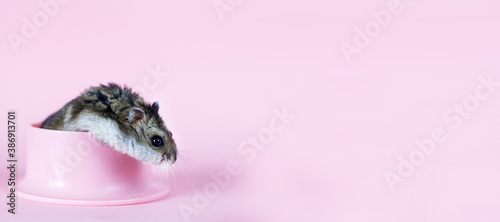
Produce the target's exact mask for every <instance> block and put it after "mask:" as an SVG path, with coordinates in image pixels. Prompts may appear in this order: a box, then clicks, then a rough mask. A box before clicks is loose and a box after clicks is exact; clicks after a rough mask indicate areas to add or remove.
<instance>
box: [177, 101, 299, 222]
mask: <svg viewBox="0 0 500 222" xmlns="http://www.w3.org/2000/svg"><path fill="white" fill-rule="evenodd" d="M273 113H274V115H273V116H272V117H271V118H270V120H269V122H268V123H267V124H266V126H264V127H262V128H261V129H260V130H259V131H257V132H256V133H255V134H254V135H250V136H248V138H247V139H246V140H244V141H241V142H240V144H239V145H238V147H237V150H238V153H239V154H240V155H242V156H244V157H245V160H246V161H245V162H246V163H252V162H253V161H255V159H256V158H257V156H258V154H259V153H261V152H263V151H264V150H266V148H267V145H268V144H270V143H271V142H273V141H274V139H275V137H276V136H278V135H279V134H282V133H283V131H285V130H286V128H288V127H289V125H290V124H291V123H292V120H293V119H295V115H294V114H292V113H290V112H288V109H287V108H286V107H283V108H281V109H273ZM243 170H244V162H242V161H237V160H235V159H232V160H228V161H227V162H226V164H225V167H224V169H222V170H219V171H217V172H215V171H209V172H208V175H209V176H210V178H211V179H212V181H211V182H208V183H206V184H205V185H204V186H203V189H202V190H199V189H196V188H194V189H193V193H194V196H193V198H192V199H191V203H182V204H180V205H179V212H180V214H181V215H182V218H183V219H184V221H186V222H189V221H191V219H192V217H193V216H196V215H199V214H200V213H201V211H202V210H203V209H205V208H206V207H208V206H209V205H210V202H211V200H213V199H215V198H216V197H217V196H219V194H220V193H221V191H222V190H223V189H225V188H227V187H228V186H229V185H230V183H231V180H232V179H233V178H234V177H237V176H238V175H240V174H241V172H242V171H243Z"/></svg>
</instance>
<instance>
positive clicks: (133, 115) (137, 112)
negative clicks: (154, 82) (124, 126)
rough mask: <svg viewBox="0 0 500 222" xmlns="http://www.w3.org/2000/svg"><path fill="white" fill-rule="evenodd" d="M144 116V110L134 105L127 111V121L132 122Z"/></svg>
mask: <svg viewBox="0 0 500 222" xmlns="http://www.w3.org/2000/svg"><path fill="white" fill-rule="evenodd" d="M145 116H146V114H145V113H144V110H142V109H139V108H137V107H134V108H132V109H130V111H128V123H131V124H134V123H136V122H137V121H139V120H141V119H143V118H144V117H145Z"/></svg>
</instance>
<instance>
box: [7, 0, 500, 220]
mask: <svg viewBox="0 0 500 222" xmlns="http://www.w3.org/2000/svg"><path fill="white" fill-rule="evenodd" d="M47 1H48V0H41V2H47ZM219 1H220V2H222V3H224V4H226V5H227V7H231V8H232V11H228V12H226V13H225V14H224V19H223V20H221V19H220V17H219V16H218V14H217V11H216V10H215V8H214V6H213V4H212V2H213V1H212V0H207V1H195V0H182V1H166V0H154V1H140V2H139V1H134V2H133V1H127V2H125V1H106V2H104V1H96V0H93V1H71V2H69V3H68V4H66V5H61V4H59V6H60V8H59V10H58V12H57V13H55V16H54V17H50V18H49V21H48V23H47V24H46V26H44V27H41V28H39V30H38V32H37V34H36V35H35V36H34V37H32V38H29V39H28V42H27V44H22V45H20V46H19V51H18V52H15V50H14V47H13V46H12V44H11V43H10V41H9V38H8V35H9V33H15V34H18V35H21V29H22V27H23V17H26V18H28V19H29V20H32V16H33V15H35V14H36V13H37V12H41V11H42V8H41V6H39V4H38V1H12V0H11V1H1V2H0V73H1V75H2V81H1V82H0V88H1V89H2V102H1V104H2V105H1V106H2V112H4V117H3V118H4V119H6V114H5V112H6V111H7V110H8V109H16V110H17V111H18V119H19V120H18V128H19V131H18V137H19V138H20V143H19V147H18V150H19V160H20V161H22V157H23V155H25V151H23V150H25V148H26V147H25V138H23V137H25V136H26V129H27V126H28V125H29V124H31V123H34V122H39V121H42V120H43V119H44V118H45V117H47V116H48V115H49V114H51V113H52V112H54V111H56V110H57V109H59V108H60V107H62V105H63V104H64V103H65V102H67V101H69V100H70V99H72V98H74V97H75V96H77V95H78V94H79V93H80V92H81V91H82V90H83V89H85V88H87V87H89V86H91V85H96V84H99V83H107V82H109V81H113V82H117V83H120V84H127V85H129V86H139V87H140V86H142V85H143V80H144V79H145V78H146V79H148V81H150V83H153V82H154V81H153V80H151V78H150V73H148V71H147V69H146V67H150V66H151V67H157V66H158V67H159V69H160V70H161V71H162V72H164V73H168V76H164V77H162V78H161V79H160V80H161V81H158V82H155V83H156V84H157V85H156V86H155V87H151V88H150V90H148V91H147V97H146V99H147V100H149V101H159V102H160V107H161V108H160V113H161V115H163V117H164V120H165V122H166V123H167V125H168V126H169V128H171V130H172V132H173V133H174V138H175V139H176V141H177V144H178V147H179V149H180V155H179V161H178V163H176V164H175V165H176V166H175V167H174V170H175V175H176V186H175V187H174V188H173V190H172V192H171V193H170V194H169V196H167V197H166V198H164V199H162V200H160V201H156V202H152V203H147V204H140V205H131V206H119V207H76V206H62V205H53V204H43V203H37V202H32V201H28V200H23V199H18V200H17V201H18V208H17V214H16V215H10V214H8V213H7V206H6V205H5V204H1V205H2V206H3V207H1V208H0V217H1V221H35V220H37V221H109V220H115V221H184V220H183V217H182V214H181V212H180V210H179V206H181V205H182V204H185V205H190V206H192V205H193V204H192V200H193V197H194V196H195V193H194V192H193V188H196V189H199V190H202V189H203V187H204V186H205V185H206V184H208V183H209V182H211V181H212V180H211V178H210V176H209V172H210V171H220V170H223V169H224V168H225V165H226V163H227V162H228V161H229V160H231V159H234V160H237V161H238V162H239V163H241V168H242V172H241V173H240V174H239V175H237V176H234V177H232V178H231V182H230V184H229V185H228V186H227V187H226V188H223V189H221V192H220V194H219V195H217V196H216V197H214V198H211V199H210V202H209V204H208V206H206V207H205V208H204V209H200V210H199V213H198V214H197V215H194V216H192V217H190V219H191V221H395V222H396V221H397V222H399V221H500V188H499V187H500V161H499V160H500V139H499V138H500V137H499V136H498V135H499V133H498V132H500V116H499V113H500V102H499V98H500V91H499V90H497V91H496V92H493V93H491V96H490V97H489V98H488V99H485V100H482V101H480V103H479V106H478V107H477V109H476V110H475V111H473V112H470V117H468V118H462V120H463V123H462V124H461V125H460V127H458V128H457V129H452V126H453V124H451V123H450V122H449V121H448V122H447V121H445V120H444V119H443V115H445V113H446V112H447V110H449V109H453V107H454V104H459V103H462V102H463V101H464V99H466V98H470V96H474V95H475V89H476V87H478V86H479V85H480V81H479V80H478V79H479V78H480V77H483V78H487V77H488V75H489V74H491V75H492V78H493V79H494V80H498V81H500V73H499V72H498V64H499V58H500V42H499V39H500V29H499V22H500V14H499V13H498V10H499V9H500V4H499V3H498V1H493V0H479V1H428V0H417V1H410V0H406V1H404V0H401V1H400V4H401V6H400V7H402V8H401V10H402V11H401V12H400V13H399V14H393V15H392V16H391V20H390V22H389V24H388V25H387V26H386V27H382V28H381V29H380V30H379V31H380V33H379V35H378V36H374V37H370V42H369V44H368V46H366V47H364V48H362V49H360V51H359V54H354V55H352V56H351V57H350V59H351V61H350V62H348V61H347V60H346V57H345V56H344V55H343V54H342V51H341V50H340V48H339V45H340V44H341V43H342V42H345V43H347V44H351V45H354V39H355V30H356V28H357V27H359V28H361V29H364V28H365V25H367V24H374V23H373V22H374V21H376V20H375V19H374V18H373V17H372V15H371V12H372V11H374V12H380V10H387V9H388V6H387V4H388V3H389V2H390V1H388V0H376V1H366V0H364V1H363V0H352V1H324V0H312V1H285V0H275V1H265V0H243V1H241V3H240V1H238V0H219ZM231 4H233V5H232V6H231ZM42 12H43V11H42ZM379 27H380V26H379ZM372 31H373V30H372ZM498 88H499V87H497V89H498ZM484 90H485V89H483V92H487V91H484ZM282 107H287V108H288V110H289V112H290V113H293V114H294V115H295V118H294V119H293V120H292V121H291V123H290V125H289V126H288V127H286V128H285V129H284V130H283V131H282V132H280V133H276V134H275V136H274V139H273V140H272V141H271V142H270V143H269V144H267V145H266V147H265V149H264V150H262V151H259V152H258V153H257V155H256V158H255V160H253V161H251V162H247V161H246V158H247V155H242V154H241V153H240V152H239V151H238V145H239V144H240V143H241V142H243V141H246V140H247V138H248V137H249V136H255V135H257V134H258V132H260V131H261V130H262V129H264V128H265V127H267V126H268V124H269V122H270V121H271V119H272V118H273V116H274V113H273V109H282ZM435 128H442V129H443V130H444V131H445V132H446V138H447V139H446V141H445V142H443V143H441V144H438V145H437V147H436V150H435V152H434V153H433V154H431V155H429V156H426V157H425V160H424V162H423V163H422V164H421V165H420V166H417V167H415V169H414V171H413V174H411V175H410V176H408V177H407V178H405V180H404V182H401V183H397V184H396V186H395V190H394V191H392V190H391V188H390V186H389V185H388V183H387V182H386V179H385V178H384V173H386V172H393V173H397V171H398V166H399V164H400V160H399V159H398V157H399V156H402V157H403V158H406V159H408V156H409V155H410V153H411V152H413V151H418V147H417V146H416V145H415V143H414V140H424V139H426V138H430V137H431V133H432V132H433V131H434V129H435ZM1 132H2V135H6V125H2V127H1ZM3 138H5V136H3ZM4 144H5V143H4ZM23 152H24V153H23ZM6 154H7V152H6V149H4V151H2V152H0V156H1V158H0V160H1V161H2V162H3V163H2V166H5V165H6V158H7V157H6ZM19 170H20V171H21V172H20V173H22V170H23V169H22V168H21V169H19ZM0 172H1V173H0V175H1V177H0V184H1V185H2V186H6V181H7V175H6V173H7V171H6V169H5V167H2V170H0ZM19 176H20V175H19ZM18 179H19V178H18ZM1 191H2V192H5V189H1ZM1 195H2V196H4V195H5V194H3V193H2V194H1ZM4 201H7V198H3V199H1V201H0V203H4Z"/></svg>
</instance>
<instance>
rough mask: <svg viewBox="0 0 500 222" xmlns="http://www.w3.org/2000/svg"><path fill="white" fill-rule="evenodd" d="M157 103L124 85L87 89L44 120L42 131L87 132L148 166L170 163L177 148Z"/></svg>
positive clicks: (174, 158)
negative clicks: (150, 101)
mask: <svg viewBox="0 0 500 222" xmlns="http://www.w3.org/2000/svg"><path fill="white" fill-rule="evenodd" d="M158 109H159V105H158V102H154V103H153V104H148V103H146V102H144V99H143V98H142V97H140V96H139V95H138V94H137V93H134V92H132V90H131V89H130V88H128V87H126V86H124V87H123V88H122V87H120V86H119V85H117V84H115V83H109V84H108V85H107V86H106V85H102V84H101V85H100V86H97V87H90V88H89V89H87V90H85V91H84V92H82V93H81V95H80V96H78V97H76V98H75V99H73V100H71V101H70V102H68V103H67V104H66V105H64V107H62V108H61V109H60V110H59V111H57V112H55V113H53V114H52V115H50V116H49V117H48V118H47V119H45V121H43V123H42V125H41V128H45V129H52V130H65V131H87V132H89V133H90V134H91V135H92V136H93V137H94V138H96V139H97V140H98V141H100V142H102V143H103V144H105V145H108V146H110V147H114V149H116V150H117V151H119V152H121V153H125V154H127V155H129V156H131V157H133V158H135V159H137V160H139V161H141V162H143V163H147V164H153V165H157V164H173V163H174V162H175V161H176V159H177V146H176V145H175V142H174V140H173V138H172V132H170V131H169V130H168V129H167V127H166V126H165V123H164V122H163V120H162V118H161V117H160V115H159V114H158Z"/></svg>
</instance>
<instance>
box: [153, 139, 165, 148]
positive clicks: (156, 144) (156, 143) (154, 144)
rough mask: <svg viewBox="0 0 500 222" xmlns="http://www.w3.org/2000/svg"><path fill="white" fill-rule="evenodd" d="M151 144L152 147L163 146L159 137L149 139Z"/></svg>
mask: <svg viewBox="0 0 500 222" xmlns="http://www.w3.org/2000/svg"><path fill="white" fill-rule="evenodd" d="M151 144H153V146H156V147H159V146H161V145H163V139H162V138H161V137H160V136H153V137H151Z"/></svg>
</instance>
